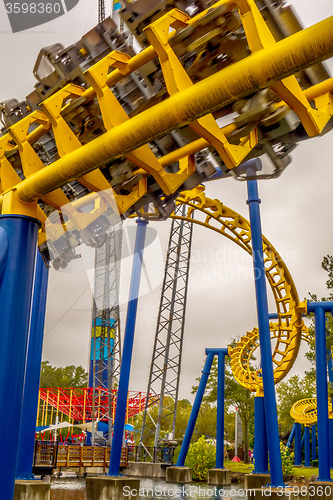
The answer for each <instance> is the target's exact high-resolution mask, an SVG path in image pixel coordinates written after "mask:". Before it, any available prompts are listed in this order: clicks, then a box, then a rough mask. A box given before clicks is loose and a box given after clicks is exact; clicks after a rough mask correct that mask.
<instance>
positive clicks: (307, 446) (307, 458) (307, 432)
mask: <svg viewBox="0 0 333 500" xmlns="http://www.w3.org/2000/svg"><path fill="white" fill-rule="evenodd" d="M304 457H305V459H304V466H305V467H310V466H311V464H310V427H304Z"/></svg>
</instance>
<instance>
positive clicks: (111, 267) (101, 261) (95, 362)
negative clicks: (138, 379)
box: [89, 224, 122, 441]
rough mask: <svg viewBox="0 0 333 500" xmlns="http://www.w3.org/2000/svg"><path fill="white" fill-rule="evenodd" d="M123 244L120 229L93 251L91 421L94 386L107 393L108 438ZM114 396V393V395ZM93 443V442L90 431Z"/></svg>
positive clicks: (117, 357) (96, 413)
mask: <svg viewBox="0 0 333 500" xmlns="http://www.w3.org/2000/svg"><path fill="white" fill-rule="evenodd" d="M121 245H122V226H121V224H119V227H117V226H115V227H113V228H111V229H110V230H109V231H108V233H107V239H106V241H105V243H104V244H103V245H102V246H101V247H100V248H96V251H95V282H94V299H93V315H92V316H93V318H92V332H91V356H90V371H89V386H90V387H92V388H93V401H92V420H93V421H95V420H96V418H99V420H101V419H102V418H104V419H105V417H106V415H101V414H100V411H101V408H100V405H99V392H98V391H97V390H96V389H97V387H101V388H104V389H107V391H108V394H109V405H108V421H109V436H110V435H111V429H112V412H111V409H112V398H113V397H114V396H112V392H111V391H112V389H114V385H115V382H116V380H118V379H119V371H120V362H121V335H120V319H119V278H120V256H121ZM113 394H114V393H113ZM92 439H93V441H94V439H95V436H94V432H93V437H92Z"/></svg>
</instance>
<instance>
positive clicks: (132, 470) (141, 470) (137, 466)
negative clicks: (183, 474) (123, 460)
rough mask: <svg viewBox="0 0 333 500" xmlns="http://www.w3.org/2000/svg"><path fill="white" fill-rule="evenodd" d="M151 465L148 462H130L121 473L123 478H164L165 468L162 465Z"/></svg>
mask: <svg viewBox="0 0 333 500" xmlns="http://www.w3.org/2000/svg"><path fill="white" fill-rule="evenodd" d="M162 465H163V464H151V463H149V462H131V463H130V464H129V465H128V467H126V469H123V470H122V471H121V473H122V475H124V476H132V477H160V478H163V479H165V478H166V469H167V466H166V464H164V467H163V466H162Z"/></svg>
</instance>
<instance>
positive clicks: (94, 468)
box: [85, 467, 108, 474]
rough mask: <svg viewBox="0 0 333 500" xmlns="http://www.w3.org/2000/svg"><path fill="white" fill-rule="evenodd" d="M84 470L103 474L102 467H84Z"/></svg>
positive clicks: (89, 472) (88, 472)
mask: <svg viewBox="0 0 333 500" xmlns="http://www.w3.org/2000/svg"><path fill="white" fill-rule="evenodd" d="M106 469H108V468H106ZM85 472H86V473H87V474H105V470H104V467H85Z"/></svg>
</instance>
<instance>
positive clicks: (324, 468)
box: [308, 303, 331, 481]
mask: <svg viewBox="0 0 333 500" xmlns="http://www.w3.org/2000/svg"><path fill="white" fill-rule="evenodd" d="M308 310H309V312H310V303H309V307H308ZM314 313H315V347H316V379H317V384H316V385H317V423H318V459H319V479H320V481H330V480H331V474H330V452H329V446H327V444H328V443H329V423H328V390H327V361H326V328H325V311H324V309H323V308H322V307H316V308H315V311H314Z"/></svg>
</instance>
